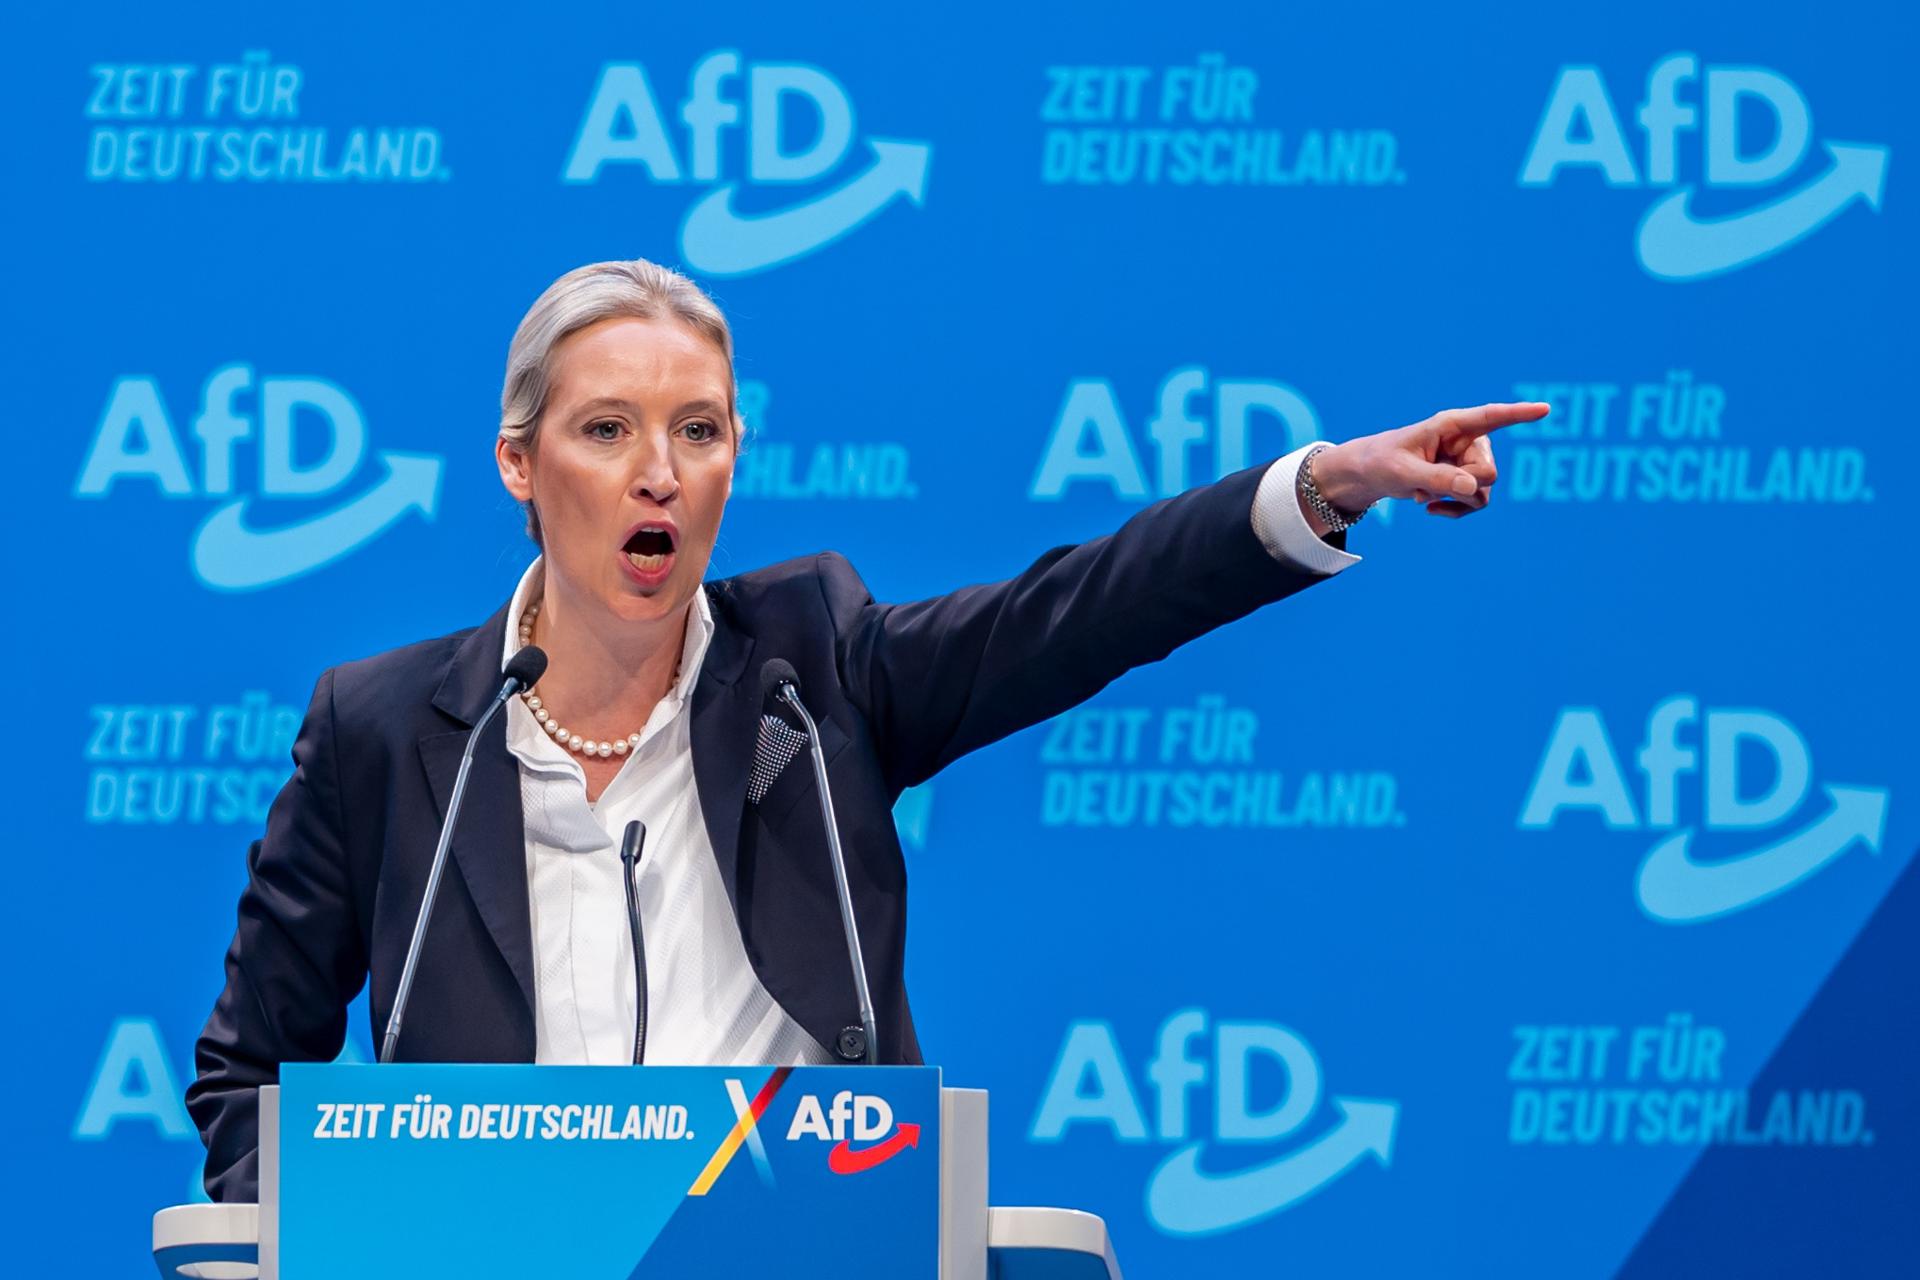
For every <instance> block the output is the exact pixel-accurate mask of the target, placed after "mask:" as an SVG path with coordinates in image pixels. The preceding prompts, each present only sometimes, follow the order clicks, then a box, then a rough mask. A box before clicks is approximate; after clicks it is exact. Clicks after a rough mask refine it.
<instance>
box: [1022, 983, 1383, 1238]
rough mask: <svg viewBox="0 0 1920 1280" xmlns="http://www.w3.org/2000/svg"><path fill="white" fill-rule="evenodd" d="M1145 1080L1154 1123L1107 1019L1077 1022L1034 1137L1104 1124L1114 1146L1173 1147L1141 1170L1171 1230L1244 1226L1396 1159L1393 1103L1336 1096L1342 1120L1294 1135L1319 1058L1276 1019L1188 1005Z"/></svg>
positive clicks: (1154, 1215)
mask: <svg viewBox="0 0 1920 1280" xmlns="http://www.w3.org/2000/svg"><path fill="white" fill-rule="evenodd" d="M1209 1029H1211V1032H1212V1034H1211V1035H1209V1034H1208V1032H1209ZM1263 1062H1264V1064H1265V1065H1264V1068H1257V1067H1256V1064H1260V1063H1263ZM1276 1069H1277V1070H1278V1072H1279V1073H1280V1074H1281V1075H1282V1076H1283V1078H1284V1084H1283V1085H1282V1086H1281V1087H1280V1090H1279V1092H1278V1097H1277V1100H1276V1099H1274V1098H1273V1094H1274V1089H1273V1085H1272V1082H1271V1081H1269V1080H1266V1079H1265V1077H1266V1076H1269V1075H1271V1074H1272V1073H1273V1072H1274V1071H1275V1070H1276ZM1256 1074H1258V1075H1261V1076H1262V1081H1261V1083H1260V1085H1259V1086H1256V1083H1255V1079H1254V1077H1255V1076H1256ZM1146 1079H1147V1083H1148V1085H1149V1086H1150V1088H1151V1090H1152V1097H1153V1100H1154V1115H1153V1120H1152V1123H1151V1125H1149V1122H1148V1114H1147V1110H1146V1108H1145V1107H1143V1106H1142V1105H1141V1101H1140V1094H1139V1093H1138V1092H1136V1091H1135V1089H1134V1082H1133V1075H1132V1073H1131V1072H1130V1071H1129V1070H1128V1068H1127V1065H1126V1063H1125V1061H1124V1059H1123V1058H1122V1057H1121V1053H1120V1044H1119V1041H1118V1039H1117V1038H1116V1037H1115V1035H1114V1032H1113V1027H1112V1025H1111V1024H1110V1023H1106V1022H1075V1023H1073V1024H1071V1025H1070V1026H1069V1027H1068V1028H1067V1037H1066V1041H1065V1042H1064V1043H1063V1044H1062V1045H1061V1047H1060V1057H1059V1060H1058V1061H1057V1062H1056V1063H1055V1064H1054V1068H1053V1074H1052V1075H1051V1076H1050V1077H1049V1078H1048V1080H1047V1084H1046V1089H1045V1091H1044V1093H1043V1095H1042V1097H1041V1099H1040V1109H1039V1111H1038V1112H1037V1113H1036V1114H1035V1116H1034V1118H1033V1127H1032V1131H1031V1134H1030V1136H1031V1138H1032V1140H1033V1141H1035V1142H1046V1143H1051V1142H1060V1141H1062V1140H1063V1139H1064V1138H1065V1137H1066V1135H1067V1131H1068V1130H1069V1129H1071V1128H1073V1127H1074V1126H1076V1125H1089V1126H1095V1127H1101V1128H1105V1129H1106V1130H1107V1131H1108V1132H1110V1133H1111V1134H1112V1136H1113V1139H1114V1140H1115V1141H1116V1142H1121V1143H1128V1144H1141V1143H1154V1142H1157V1143H1162V1144H1166V1145H1170V1146H1173V1147H1174V1148H1175V1150H1174V1151H1173V1152H1172V1154H1170V1155H1168V1156H1167V1157H1166V1158H1165V1159H1164V1160H1162V1161H1161V1162H1160V1164H1159V1166H1158V1167H1156V1168H1155V1169H1154V1171H1153V1173H1152V1175H1151V1176H1150V1177H1149V1178H1148V1180H1147V1195H1146V1199H1147V1216H1148V1217H1149V1218H1150V1219H1151V1220H1152V1221H1153V1224H1154V1225H1155V1226H1156V1227H1158V1228H1159V1229H1160V1230H1161V1231H1163V1232H1165V1233H1167V1234H1168V1235H1176V1236H1202V1235H1214V1234H1217V1233H1219V1232H1223V1231H1231V1230H1234V1229H1235V1228H1239V1227H1245V1226H1249V1225H1251V1224H1253V1223H1256V1222H1259V1221H1261V1220H1262V1219H1264V1218H1270V1217H1272V1216H1273V1215H1274V1214H1276V1213H1279V1212H1281V1211H1282V1210H1284V1209H1288V1208H1291V1207H1292V1206H1294V1205H1296V1204H1299V1203H1300V1202H1301V1201H1303V1200H1305V1199H1307V1198H1308V1197H1309V1196H1312V1195H1313V1194H1314V1193H1315V1192H1318V1191H1321V1190H1323V1189H1324V1188H1326V1187H1327V1186H1329V1185H1331V1184H1332V1183H1334V1182H1335V1181H1337V1180H1339V1179H1341V1178H1343V1177H1345V1176H1346V1175H1347V1174H1349V1173H1352V1172H1353V1171H1354V1170H1355V1169H1356V1168H1357V1167H1358V1166H1359V1165H1361V1164H1362V1163H1364V1162H1366V1161H1369V1160H1373V1161H1378V1162H1379V1163H1380V1164H1382V1165H1387V1164H1389V1163H1391V1161H1392V1157H1393V1136H1394V1130H1395V1128H1396V1126H1397V1125H1398V1122H1399V1115H1400V1107H1399V1104H1398V1103H1395V1102H1386V1101H1379V1100H1375V1099H1367V1098H1352V1097H1342V1096H1336V1097H1334V1098H1332V1099H1331V1101H1332V1103H1333V1109H1334V1110H1335V1111H1337V1112H1339V1118H1338V1119H1337V1120H1335V1121H1333V1123H1332V1124H1330V1125H1326V1126H1322V1127H1319V1128H1318V1130H1317V1131H1316V1132H1314V1133H1312V1134H1310V1135H1307V1136H1304V1137H1303V1136H1300V1135H1302V1133H1303V1131H1304V1130H1305V1129H1306V1128H1307V1125H1308V1122H1309V1121H1311V1120H1313V1119H1314V1116H1315V1113H1316V1112H1318V1111H1319V1110H1320V1109H1321V1108H1320V1101H1321V1094H1322V1082H1321V1070H1320V1060H1319V1058H1318V1057H1316V1056H1315V1055H1314V1052H1313V1049H1312V1047H1311V1046H1309V1045H1308V1044H1307V1042H1306V1041H1305V1040H1303V1039H1302V1038H1301V1037H1300V1035H1299V1033H1298V1032H1295V1031H1293V1030H1291V1029H1289V1028H1287V1027H1284V1026H1281V1025H1280V1024H1279V1023H1275V1022H1229V1021H1225V1020H1222V1021H1220V1022H1218V1023H1213V1022H1211V1020H1210V1019H1209V1017H1208V1015H1207V1013H1206V1011H1205V1010H1204V1009H1183V1010H1181V1011H1180V1012H1178V1013H1176V1014H1174V1015H1173V1016H1172V1017H1170V1018H1168V1019H1167V1020H1166V1021H1165V1022H1163V1023H1162V1024H1161V1025H1160V1032H1159V1035H1158V1037H1157V1040H1156V1047H1155V1051H1154V1055H1153V1058H1152V1059H1151V1060H1150V1061H1149V1062H1148V1063H1147V1067H1146ZM1209 1087H1210V1088H1211V1090H1212V1093H1213V1106H1212V1108H1211V1110H1210V1111H1196V1108H1194V1107H1193V1106H1192V1105H1191V1104H1190V1101H1189V1095H1190V1094H1192V1093H1193V1092H1195V1091H1197V1090H1202V1089H1207V1088H1209ZM1256 1095H1259V1100H1258V1101H1256ZM1214 1144H1218V1145H1217V1146H1216V1145H1214ZM1276 1148H1279V1149H1277V1150H1276ZM1203 1157H1204V1161H1203Z"/></svg>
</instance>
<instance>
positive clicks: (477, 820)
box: [420, 608, 533, 1010]
mask: <svg viewBox="0 0 1920 1280" xmlns="http://www.w3.org/2000/svg"><path fill="white" fill-rule="evenodd" d="M506 619H507V611H506V609H505V608H502V609H501V610H500V612H498V613H496V614H495V615H494V616H493V617H492V618H491V619H489V620H488V621H487V623H486V624H485V625H483V626H481V627H480V628H479V629H478V630H476V631H475V632H474V633H473V634H472V635H470V636H468V637H467V639H466V641H465V642H464V643H463V644H462V645H461V646H460V648H459V649H458V650H457V651H456V652H455V654H454V659H453V662H452V664H451V665H450V666H449V667H448V669H447V675H446V678H445V679H444V680H443V681H442V682H441V684H440V688H439V690H438V691H437V692H436V693H435V694H434V698H433V705H434V706H435V707H437V708H439V709H440V710H441V711H443V712H445V713H446V714H447V715H449V716H451V717H453V718H454V719H455V720H457V721H459V722H460V723H462V724H465V725H472V724H473V723H474V722H475V721H477V720H478V719H479V718H480V716H481V715H482V714H483V713H484V712H485V711H486V709H487V706H488V704H489V703H491V702H492V701H493V698H494V695H495V694H497V693H498V692H499V690H500V655H501V653H502V651H503V648H504V645H505V641H506ZM469 732H470V730H468V729H459V730H455V731H453V732H451V733H437V734H429V735H427V736H426V737H424V738H422V739H420V763H421V764H422V765H423V766H424V767H425V769H426V773H427V782H428V785H429V786H430V787H431V789H432V792H433V802H434V805H435V807H436V808H437V809H438V810H439V816H440V820H441V821H442V822H444V821H445V820H446V814H447V804H448V802H449V801H450V799H451V798H452V796H453V784H454V780H455V778H456V777H457V776H458V774H459V771H460V756H461V753H462V752H463V751H465V749H466V745H467V736H468V733H469ZM525 830H526V827H525V819H524V817H523V815H522V813H521V811H520V769H519V765H518V764H517V763H516V762H515V761H514V758H513V753H512V752H510V751H508V750H507V717H506V712H505V710H504V709H502V710H501V711H500V712H499V713H498V714H496V715H495V716H494V718H493V721H492V722H491V723H490V724H488V725H487V727H486V730H485V732H484V733H482V734H481V735H480V741H479V742H478V743H477V744H475V746H474V752H473V765H472V768H471V769H470V770H469V772H468V774H467V791H466V798H465V800H464V801H462V803H461V807H460V819H459V825H458V826H457V827H456V828H455V829H454V833H453V842H452V845H451V846H450V848H449V851H448V852H449V855H450V857H451V859H452V860H453V861H454V862H455V863H456V864H457V865H458V866H459V868H460V874H461V878H462V879H464V880H465V881H466V884H467V892H468V894H469V895H470V896H471V897H472V898H473V902H474V906H475V907H476V908H477V909H478V910H479V912H480V918H481V919H482V920H484V921H485V922H486V925H487V931H488V932H489V933H491V934H492V935H493V941H494V945H495V946H497V947H499V948H500V953H501V955H503V956H504V957H506V961H507V967H508V968H510V969H511V970H512V971H513V976H514V979H515V980H516V981H517V982H518V983H519V985H520V993H521V995H523V996H524V997H525V998H526V1001H527V1008H528V1009H529V1010H531V1009H532V1008H533V923H532V920H531V918H530V914H529V908H528V903H527V854H526V835H525ZM428 852H429V853H431V850H429V851H428Z"/></svg>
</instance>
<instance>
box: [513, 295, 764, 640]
mask: <svg viewBox="0 0 1920 1280" xmlns="http://www.w3.org/2000/svg"><path fill="white" fill-rule="evenodd" d="M552 375H553V376H552V382H551V386H550V390H549V394H548V397H547V408H546V412H545V413H543V414H542V415H541V418H540V425H539V430H538V431H537V432H536V433H535V435H534V441H533V446H532V447H531V448H530V449H529V450H528V451H527V452H525V453H516V452H515V451H514V450H513V449H511V448H509V447H508V446H507V444H506V442H504V441H501V442H499V443H498V444H497V445H496V446H495V449H494V455H495V458H496V460H497V461H498V462H499V464H500V479H501V480H502V482H503V483H505V485H506V486H507V491H508V492H509V493H511V494H513V496H514V497H515V498H518V499H519V500H520V501H522V502H531V503H533V506H534V509H535V510H536V511H537V512H538V513H539V515H540V530H541V540H542V543H543V550H544V553H545V555H546V572H547V580H548V588H547V590H548V594H549V595H550V596H551V595H553V594H554V593H555V590H556V588H558V589H560V590H562V591H564V592H565V593H566V595H567V596H568V597H569V598H570V599H572V600H576V601H580V602H583V603H591V604H597V605H598V606H599V607H601V608H603V609H605V610H606V611H607V612H609V613H612V614H613V615H614V616H616V617H618V618H621V619H624V620H626V621H629V622H658V621H664V620H667V619H672V618H676V617H678V616H679V614H680V612H681V611H682V610H684V609H685V608H686V606H687V604H688V603H689V602H690V601H691V600H692V599H693V594H694V592H696V591H698V590H699V589H700V583H701V581H702V579H703V578H705V576H706V572H707V561H708V560H709V559H711V558H712V555H713V543H714V539H715V537H716V536H718V534H719V532H720V514H721V512H722V510H723V509H724V508H725V507H726V505H727V496H728V494H730V493H731V492H732V491H733V458H734V451H735V447H736V441H735V440H734V438H733V420H732V417H731V415H730V414H729V412H728V405H729V403H730V402H729V399H728V394H727V393H728V389H729V387H730V386H731V383H732V379H731V375H730V371H729V369H728V368H727V361H726V358H725V357H724V356H722V355H721V354H720V351H719V349H718V348H716V347H715V346H714V345H713V344H712V343H711V342H709V341H707V339H705V338H703V337H701V336H700V335H699V334H698V333H697V332H695V331H694V330H693V329H692V328H690V327H688V326H687V325H685V324H682V323H681V322H679V321H678V320H671V319H663V320H640V319H634V318H630V317H620V318H616V319H611V320H602V321H599V322H598V323H596V324H592V325H589V326H587V327H586V328H584V329H581V330H579V331H578V332H576V333H572V334H569V335H568V336H567V337H566V338H564V339H562V340H561V342H560V344H559V345H558V346H557V347H555V348H554V356H553V366H552Z"/></svg>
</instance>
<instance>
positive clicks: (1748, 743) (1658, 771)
mask: <svg viewBox="0 0 1920 1280" xmlns="http://www.w3.org/2000/svg"><path fill="white" fill-rule="evenodd" d="M1621 759H1622V757H1621V756H1620V754H1619V753H1618V752H1616V751H1615V750H1614V745H1613V739H1612V738H1611V736H1610V735H1609V734H1608V732H1607V726H1606V723H1605V721H1603V720H1602V719H1601V716H1600V712H1599V711H1598V710H1596V709H1594V708H1592V707H1569V708H1567V709H1566V710H1564V711H1562V712H1561V713H1560V716H1559V718H1558V719H1557V720H1556V721H1555V722H1554V726H1553V732H1552V733H1551V734H1550V735H1549V737H1548V740H1547V748H1546V751H1545V753H1544V754H1543V755H1542V756H1541V759H1540V767H1539V769H1538V770H1537V771H1536V773H1535V775H1534V779H1533V786H1532V787H1531V788H1530V789H1529V790H1528V792H1527V798H1526V803H1525V806H1524V807H1523V808H1522V810H1521V813H1520V824H1519V825H1520V828H1521V829H1522V830H1532V831H1545V830H1551V829H1553V828H1554V827H1555V826H1556V825H1558V824H1559V822H1560V821H1561V820H1562V818H1563V817H1564V815H1566V814H1568V813H1570V812H1582V811H1584V812H1589V813H1593V814H1596V815H1598V817H1599V819H1600V820H1601V822H1603V823H1604V824H1605V825H1606V827H1607V829H1608V830H1610V831H1619V832H1631V833H1634V837H1633V838H1634V840H1635V842H1636V843H1637V844H1639V845H1641V846H1642V847H1643V848H1644V849H1645V853H1644V856H1643V857H1642V860H1641V863H1640V871H1639V875H1638V877H1637V879H1636V881H1635V891H1636V893H1637V894H1638V897H1639V902H1640V909H1641V910H1642V911H1644V912H1645V913H1646V914H1647V915H1648V916H1649V917H1650V918H1651V919H1654V920H1657V921H1659V922H1661V923H1663V924H1692V923H1695V922H1698V921H1703V920H1713V919H1717V918H1719V917H1721V916H1725V915H1730V914H1732V913H1733V912H1736V911H1742V910H1745V909H1746V908H1748V907H1751V906H1754V905H1756V904H1758V903H1761V902H1765V901H1766V900H1767V899H1769V898H1772V897H1775V896H1777V895H1779V894H1782V893H1785V892H1786V891H1787V890H1789V889H1791V888H1793V887H1794V886H1795V885H1798V884H1800V883H1802V882H1803V881H1805V880H1807V879H1808V878H1809V877H1811V876H1813V875H1814V874H1816V873H1817V872H1819V871H1821V870H1824V869H1825V868H1826V867H1828V866H1829V865H1831V864H1832V863H1833V862H1835V861H1836V860H1837V859H1839V858H1840V857H1841V855H1843V854H1845V853H1846V852H1848V851H1849V850H1850V849H1852V848H1854V847H1855V846H1856V845H1859V846H1864V847H1865V848H1866V850H1867V851H1868V852H1869V853H1876V854H1877V853H1879V852H1880V842H1881V838H1882V836H1883V834H1884V833H1885V830H1886V822H1887V789H1886V788H1885V787H1865V786H1855V785H1840V784H1837V783H1829V784H1826V785H1823V786H1822V787H1821V788H1820V790H1821V792H1822V793H1823V794H1824V795H1825V797H1826V803H1825V805H1824V806H1818V811H1817V812H1815V813H1813V815H1812V816H1811V817H1810V818H1806V819H1797V818H1796V814H1798V813H1799V812H1800V810H1801V806H1802V803H1803V802H1804V801H1806V800H1807V799H1808V798H1809V797H1810V796H1811V795H1812V793H1813V779H1814V773H1813V754H1812V752H1811V751H1810V750H1809V748H1808V746H1807V741H1806V739H1805V738H1804V737H1802V736H1801V734H1800V731H1799V730H1797V729H1795V728H1794V727H1793V725H1791V724H1789V723H1788V722H1787V721H1786V720H1785V719H1783V718H1781V717H1780V716H1777V715H1775V714H1773V713H1772V712H1770V711H1760V710H1754V709H1750V708H1737V709H1735V708H1724V707H1711V708H1708V709H1707V710H1706V712H1705V713H1704V715H1703V714H1702V712H1701V708H1700V703H1699V700H1698V699H1696V698H1693V697H1689V696H1686V695H1678V696H1675V697H1671V698H1667V699H1666V700H1664V701H1662V702H1660V703H1659V704H1657V705H1656V706H1655V707H1654V708H1653V711H1652V712H1651V714H1649V715H1648V717H1647V726H1646V733H1645V736H1644V737H1643V739H1642V741H1641V744H1640V747H1639V749H1638V750H1637V751H1635V752H1634V753H1633V756H1632V761H1633V764H1634V765H1635V766H1637V768H1638V770H1639V772H1640V774H1641V775H1642V777H1643V778H1644V781H1645V786H1644V791H1643V797H1642V803H1641V804H1640V805H1638V806H1636V804H1635V802H1634V800H1635V797H1634V791H1635V788H1634V787H1633V785H1632V784H1631V783H1630V782H1629V781H1628V777H1627V771H1626V769H1625V768H1624V767H1623V766H1622V764H1621ZM1762 760H1765V761H1766V762H1767V765H1766V770H1765V773H1766V775H1767V776H1765V777H1763V778H1756V777H1755V775H1754V773H1753V772H1752V767H1753V765H1755V764H1757V763H1759V762H1760V761H1762ZM1688 776H1698V777H1699V779H1700V782H1701V788H1702V790H1703V792H1704V796H1703V800H1702V804H1701V812H1700V815H1699V817H1698V819H1697V820H1696V821H1692V822H1685V821H1683V819H1682V814H1681V810H1682V807H1683V806H1682V803H1681V793H1682V791H1683V789H1684V788H1683V785H1682V779H1683V778H1686V777H1688ZM1703 831H1704V832H1707V833H1711V834H1715V835H1718V836H1721V837H1722V839H1721V841H1720V843H1721V844H1722V845H1724V846H1729V847H1727V848H1725V849H1724V850H1720V851H1716V855H1715V856H1714V857H1712V858H1711V859H1703V858H1701V857H1699V856H1698V855H1697V851H1696V849H1695V836H1696V835H1697V834H1699V833H1700V832H1703ZM1647 833H1656V834H1655V836H1654V838H1653V839H1652V840H1651V842H1650V843H1649V842H1648V840H1647Z"/></svg>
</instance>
